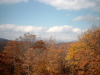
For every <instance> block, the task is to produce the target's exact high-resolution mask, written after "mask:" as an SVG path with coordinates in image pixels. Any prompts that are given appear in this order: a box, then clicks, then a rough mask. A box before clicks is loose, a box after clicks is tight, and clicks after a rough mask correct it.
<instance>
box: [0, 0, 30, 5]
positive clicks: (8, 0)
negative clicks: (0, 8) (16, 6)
mask: <svg viewBox="0 0 100 75" xmlns="http://www.w3.org/2000/svg"><path fill="white" fill-rule="evenodd" d="M28 1H29V0H0V4H12V3H19V2H28Z"/></svg>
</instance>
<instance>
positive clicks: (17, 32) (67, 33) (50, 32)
mask: <svg viewBox="0 0 100 75" xmlns="http://www.w3.org/2000/svg"><path fill="white" fill-rule="evenodd" d="M82 31H83V30H81V29H79V28H74V27H73V26H70V25H64V26H54V27H51V28H46V27H37V26H19V25H13V24H3V25H0V38H6V39H15V38H17V37H19V36H21V35H23V34H24V33H26V32H29V33H32V34H35V35H37V36H40V37H42V38H48V37H50V36H53V37H54V38H55V39H57V40H63V41H65V40H67V41H72V40H76V39H77V37H76V36H77V35H78V34H79V33H81V32H82Z"/></svg>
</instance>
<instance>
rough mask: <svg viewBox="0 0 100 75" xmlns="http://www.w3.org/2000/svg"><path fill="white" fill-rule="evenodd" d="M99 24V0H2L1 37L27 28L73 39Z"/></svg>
mask: <svg viewBox="0 0 100 75" xmlns="http://www.w3.org/2000/svg"><path fill="white" fill-rule="evenodd" d="M94 24H95V25H97V26H99V25H100V0H0V38H6V39H15V38H17V37H19V36H21V35H23V34H24V33H26V32H30V33H32V34H35V35H37V36H40V37H42V38H48V37H50V36H52V37H54V38H56V39H57V40H64V41H73V40H77V36H78V35H79V34H80V33H82V32H84V31H86V30H87V29H88V28H90V27H91V26H92V25H94Z"/></svg>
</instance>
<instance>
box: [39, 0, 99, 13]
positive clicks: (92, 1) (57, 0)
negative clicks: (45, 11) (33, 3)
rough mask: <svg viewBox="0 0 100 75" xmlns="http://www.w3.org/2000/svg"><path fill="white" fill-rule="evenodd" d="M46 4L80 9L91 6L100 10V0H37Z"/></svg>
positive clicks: (58, 7) (60, 7)
mask: <svg viewBox="0 0 100 75" xmlns="http://www.w3.org/2000/svg"><path fill="white" fill-rule="evenodd" d="M37 1H39V2H43V3H45V4H49V5H51V6H54V7H56V8H57V9H69V10H79V9H82V8H86V9H87V8H91V9H93V10H95V11H99V12H100V4H99V3H100V0H37Z"/></svg>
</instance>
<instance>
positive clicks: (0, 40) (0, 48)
mask: <svg viewBox="0 0 100 75" xmlns="http://www.w3.org/2000/svg"><path fill="white" fill-rule="evenodd" d="M8 41H10V40H8V39H4V38H0V52H2V51H3V50H4V47H5V46H6V43H7V42H8Z"/></svg>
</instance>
